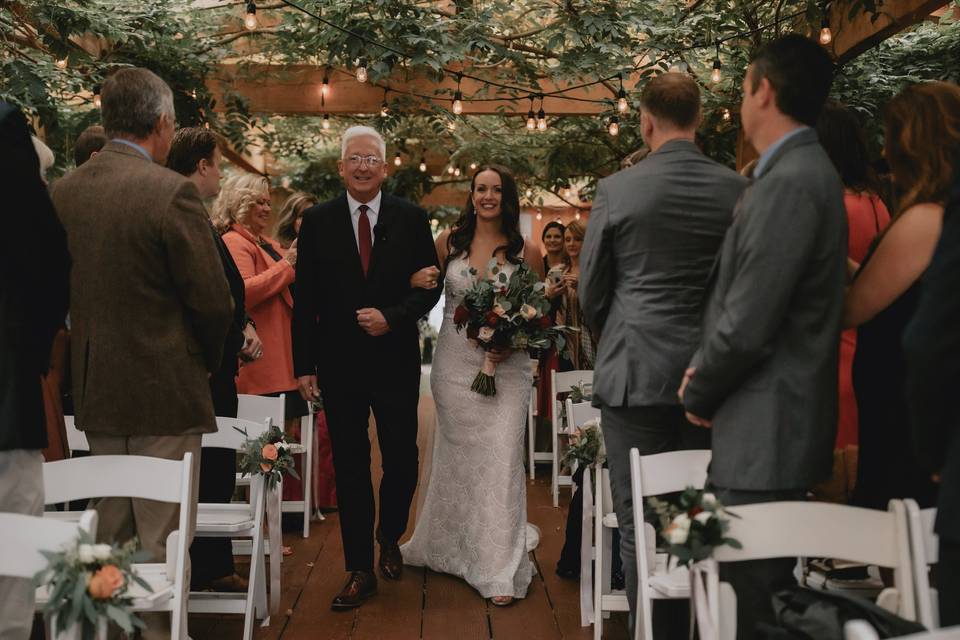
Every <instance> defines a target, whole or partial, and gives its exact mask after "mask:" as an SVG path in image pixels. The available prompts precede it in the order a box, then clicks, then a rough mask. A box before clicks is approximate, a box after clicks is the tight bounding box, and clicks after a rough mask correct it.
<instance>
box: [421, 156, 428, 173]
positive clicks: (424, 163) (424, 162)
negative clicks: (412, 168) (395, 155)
mask: <svg viewBox="0 0 960 640" xmlns="http://www.w3.org/2000/svg"><path fill="white" fill-rule="evenodd" d="M426 172H427V159H426V158H423V157H421V158H420V173H426Z"/></svg>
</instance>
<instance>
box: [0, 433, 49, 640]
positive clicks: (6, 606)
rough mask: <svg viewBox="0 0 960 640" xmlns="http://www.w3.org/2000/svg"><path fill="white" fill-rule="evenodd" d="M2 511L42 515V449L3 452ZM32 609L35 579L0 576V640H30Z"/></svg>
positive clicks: (0, 457)
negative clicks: (28, 639) (40, 450)
mask: <svg viewBox="0 0 960 640" xmlns="http://www.w3.org/2000/svg"><path fill="white" fill-rule="evenodd" d="M0 512H3V513H22V514H25V515H29V516H42V515H43V456H42V455H41V454H40V452H39V451H35V450H32V449H13V450H10V451H0ZM33 608H34V587H33V580H31V579H30V578H6V577H0V640H27V638H29V637H30V629H31V627H32V625H33Z"/></svg>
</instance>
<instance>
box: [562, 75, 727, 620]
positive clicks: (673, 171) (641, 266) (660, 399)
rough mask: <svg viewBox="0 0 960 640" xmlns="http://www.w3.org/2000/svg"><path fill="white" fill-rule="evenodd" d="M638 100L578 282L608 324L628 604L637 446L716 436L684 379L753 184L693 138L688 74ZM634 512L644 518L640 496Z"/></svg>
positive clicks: (602, 328)
mask: <svg viewBox="0 0 960 640" xmlns="http://www.w3.org/2000/svg"><path fill="white" fill-rule="evenodd" d="M641 103H642V111H641V114H640V124H641V133H642V135H643V139H644V141H645V142H646V143H647V145H648V146H649V147H650V150H651V153H650V154H649V155H648V156H647V157H646V158H645V159H644V160H643V161H642V162H640V163H639V164H637V165H635V166H633V167H630V168H629V169H626V170H624V171H621V172H619V173H616V174H614V175H612V176H610V177H608V178H606V179H604V180H601V181H600V184H599V185H598V187H597V195H596V198H595V200H594V204H593V212H592V213H591V218H590V224H589V226H588V228H587V236H586V239H585V244H584V249H583V254H582V256H583V257H582V263H581V274H580V277H581V285H580V290H579V295H580V305H581V308H582V309H583V314H584V316H585V317H586V319H587V322H588V323H589V324H590V325H591V327H592V328H593V329H594V331H596V332H597V333H599V334H600V336H601V339H600V345H599V350H598V353H597V363H596V371H595V374H594V384H593V402H594V404H595V405H597V406H599V407H601V411H602V424H603V435H604V438H605V439H606V445H607V456H608V461H609V464H610V480H611V482H610V484H611V488H612V490H613V503H614V510H615V511H616V513H617V520H618V522H619V525H620V554H621V556H622V558H623V566H624V574H625V577H626V583H627V594H628V599H629V601H630V607H631V610H633V609H634V607H635V605H636V594H637V572H636V558H635V554H636V550H635V536H634V516H633V503H632V499H631V496H630V462H629V451H630V449H631V447H637V448H638V449H639V450H640V453H641V454H642V455H648V454H653V453H662V452H664V451H672V450H675V449H677V448H709V447H710V440H709V432H707V431H706V430H703V429H699V428H697V427H694V426H692V425H690V424H689V423H688V422H687V421H686V419H685V418H684V412H683V408H682V407H681V406H680V403H679V401H678V400H677V395H676V388H677V386H678V385H679V384H680V380H681V378H682V377H683V371H684V369H685V367H686V365H687V363H689V361H690V357H691V356H692V355H693V352H694V351H695V350H696V348H697V345H698V344H699V341H700V312H701V304H702V299H703V292H704V289H705V287H706V283H707V276H708V275H709V273H710V266H711V265H712V264H713V261H714V259H715V257H716V255H717V251H718V250H719V248H720V243H721V242H722V241H723V235H724V233H725V232H726V230H727V227H729V226H730V223H731V221H732V217H731V214H732V212H733V207H734V204H735V203H736V200H737V197H738V196H739V195H740V193H741V191H742V190H743V187H744V186H745V185H746V179H745V178H742V177H741V176H739V175H737V174H736V173H735V172H734V171H731V170H730V169H727V168H726V167H723V166H721V165H719V164H717V163H716V162H714V161H712V160H710V159H708V158H706V157H705V156H704V155H703V154H702V153H701V152H700V150H699V149H698V148H697V146H696V145H695V144H694V142H693V139H694V134H695V132H696V130H697V126H698V125H699V124H700V90H699V89H698V88H697V83H696V82H695V81H694V79H693V78H692V77H691V76H689V75H687V74H681V73H665V74H661V75H659V76H657V77H656V78H654V79H653V80H651V81H650V82H649V83H647V86H646V87H645V88H644V90H643V94H642V96H641ZM638 513H640V514H641V519H642V513H643V507H642V505H639V506H638ZM632 613H633V614H634V616H635V615H636V611H632ZM631 618H633V616H632V617H631Z"/></svg>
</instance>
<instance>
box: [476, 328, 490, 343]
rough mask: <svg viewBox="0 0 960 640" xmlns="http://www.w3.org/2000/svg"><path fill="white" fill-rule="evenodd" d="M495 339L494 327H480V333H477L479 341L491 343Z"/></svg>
mask: <svg viewBox="0 0 960 640" xmlns="http://www.w3.org/2000/svg"><path fill="white" fill-rule="evenodd" d="M491 338H493V327H480V331H479V332H477V339H478V340H480V342H490V340H491Z"/></svg>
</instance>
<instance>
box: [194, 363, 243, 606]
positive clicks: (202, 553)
mask: <svg viewBox="0 0 960 640" xmlns="http://www.w3.org/2000/svg"><path fill="white" fill-rule="evenodd" d="M210 394H211V395H212V396H213V409H214V413H216V415H217V416H220V417H222V418H236V417H237V385H236V382H235V380H234V376H233V373H232V372H231V371H218V372H217V373H215V374H214V375H213V376H211V377H210ZM236 485H237V452H236V451H234V450H233V449H219V448H206V449H201V450H200V486H199V490H198V496H199V497H198V500H199V502H221V503H227V502H230V500H231V498H233V492H234V490H235V489H236ZM190 562H191V563H192V565H193V573H192V576H191V583H192V584H191V586H192V587H193V588H201V587H204V586H206V585H208V584H209V583H210V581H211V580H216V579H217V578H224V577H226V576H232V575H233V574H234V573H235V572H236V569H235V568H234V565H233V546H232V543H231V541H230V539H229V538H198V537H194V538H193V543H192V544H191V545H190Z"/></svg>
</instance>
